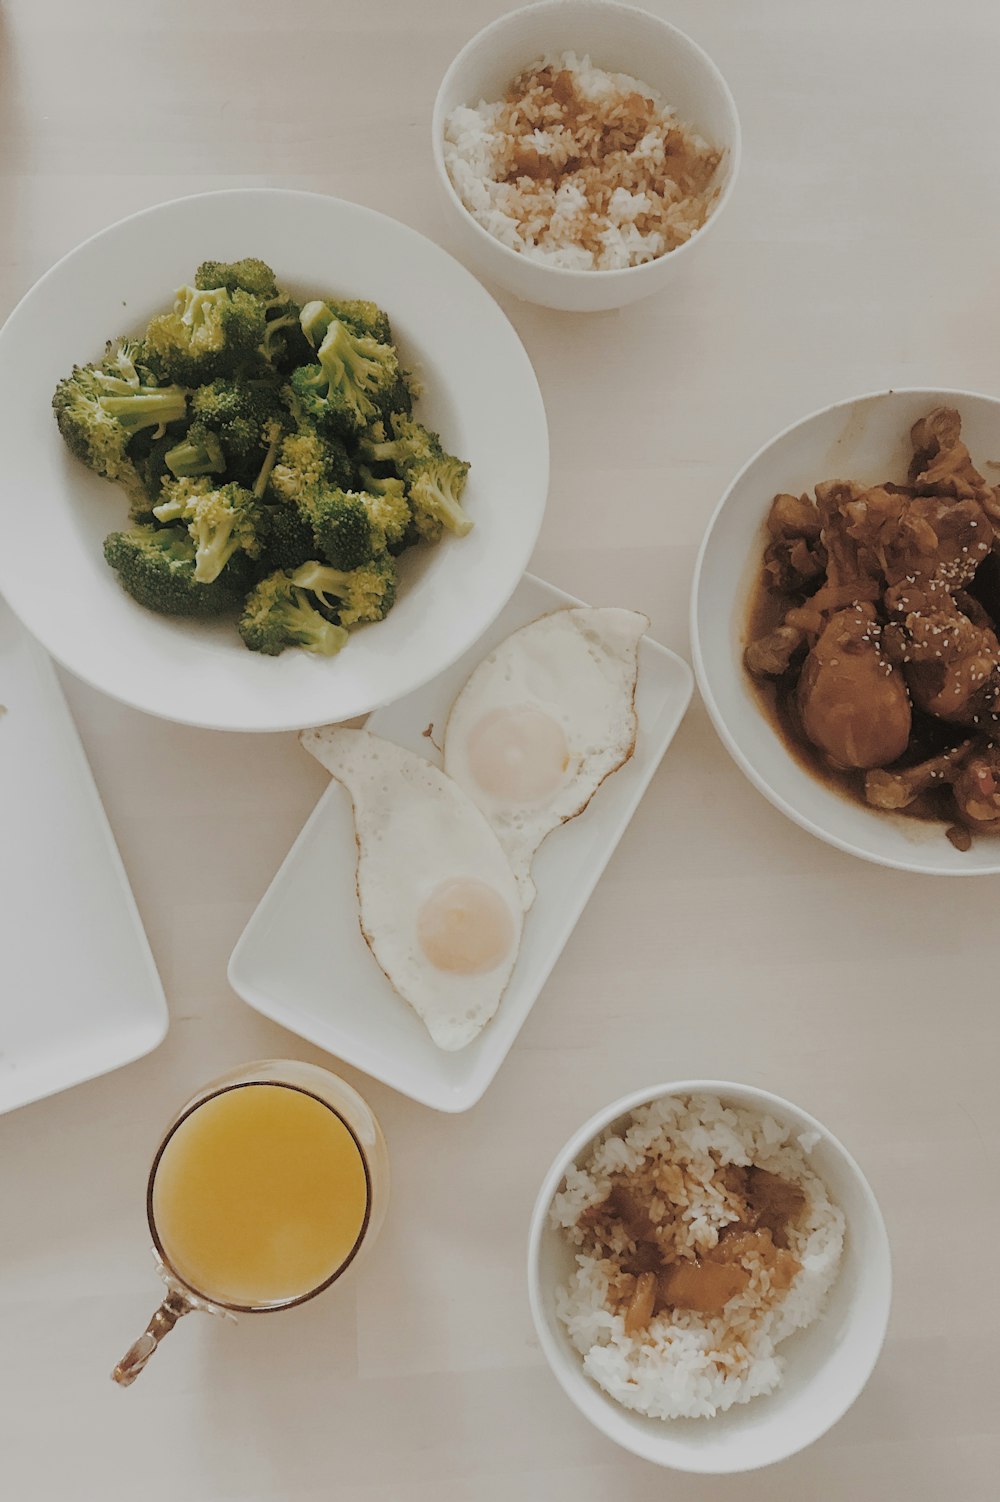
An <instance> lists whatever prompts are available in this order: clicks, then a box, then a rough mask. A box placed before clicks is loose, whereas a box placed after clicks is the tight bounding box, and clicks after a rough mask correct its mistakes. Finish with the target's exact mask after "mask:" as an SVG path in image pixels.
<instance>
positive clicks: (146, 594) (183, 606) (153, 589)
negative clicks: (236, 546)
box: [104, 526, 252, 616]
mask: <svg viewBox="0 0 1000 1502" xmlns="http://www.w3.org/2000/svg"><path fill="white" fill-rule="evenodd" d="M104 556H105V558H106V559H107V561H108V563H109V564H110V566H111V567H112V568H113V569H114V571H115V573H116V574H117V575H118V579H119V582H120V584H121V585H122V587H123V588H124V589H125V590H126V591H127V592H128V593H129V594H130V595H131V596H132V598H133V599H134V600H136V601H137V602H138V603H139V604H140V605H143V606H145V608H146V609H147V610H155V611H157V612H158V613H159V614H160V615H190V616H212V615H222V614H224V613H225V612H226V611H228V610H234V609H235V608H236V607H237V606H238V605H239V603H240V601H241V600H242V598H243V596H244V595H245V594H246V592H247V589H248V588H249V587H250V584H251V582H252V581H251V580H250V578H249V577H248V576H247V573H246V571H245V569H241V568H239V567H235V568H234V567H233V565H230V566H229V567H227V568H226V569H224V570H223V572H222V574H221V576H220V577H219V578H218V579H217V580H216V581H215V582H214V583H213V584H200V583H199V582H198V581H197V580H196V578H195V545H194V543H193V541H192V540H191V538H190V537H189V535H188V532H187V529H186V528H184V527H150V526H140V527H133V528H132V530H131V531H129V532H112V533H111V535H110V537H108V538H106V539H105V543H104ZM233 563H234V564H236V563H237V560H235V559H234V560H233Z"/></svg>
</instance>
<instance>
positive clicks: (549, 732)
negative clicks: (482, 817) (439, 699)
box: [468, 705, 569, 803]
mask: <svg viewBox="0 0 1000 1502" xmlns="http://www.w3.org/2000/svg"><path fill="white" fill-rule="evenodd" d="M468 758H469V770H470V772H471V773H472V776H473V777H474V779H475V780H476V782H477V783H478V784H479V786H480V787H481V788H482V790H483V792H484V793H488V794H489V795H490V797H491V798H495V799H497V801H498V802H501V803H538V802H540V801H541V800H542V799H544V798H548V797H551V795H552V794H553V793H554V792H555V791H556V789H557V788H558V787H559V785H560V783H561V782H562V780H563V777H564V775H565V772H566V768H567V767H568V766H569V747H568V746H567V745H566V736H565V735H564V733H563V729H562V726H561V725H558V724H557V723H556V721H555V720H553V719H552V718H551V717H550V716H549V715H547V714H546V713H545V712H544V710H541V709H534V708H532V707H531V706H529V705H524V706H521V707H520V708H514V709H494V710H493V711H492V713H491V714H488V715H485V716H484V717H483V719H481V720H480V721H479V723H478V724H477V725H476V726H475V727H474V728H473V730H472V731H471V732H470V734H469V739H468Z"/></svg>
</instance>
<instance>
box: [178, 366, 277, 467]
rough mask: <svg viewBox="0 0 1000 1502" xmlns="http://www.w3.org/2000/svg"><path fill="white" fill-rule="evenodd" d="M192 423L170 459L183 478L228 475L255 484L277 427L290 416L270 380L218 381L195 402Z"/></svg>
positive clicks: (194, 397) (196, 396) (203, 389)
mask: <svg viewBox="0 0 1000 1502" xmlns="http://www.w3.org/2000/svg"><path fill="white" fill-rule="evenodd" d="M191 412H192V416H193V418H194V421H193V422H192V423H191V426H190V428H189V429H188V431H187V434H186V435H185V437H184V439H183V440H182V441H181V442H180V443H178V444H177V446H176V449H174V450H172V451H171V452H170V453H169V454H168V455H167V465H168V467H169V468H170V469H171V470H172V471H173V473H174V474H175V475H177V476H183V475H205V474H222V473H223V472H225V473H226V474H227V475H228V476H229V477H230V478H232V479H236V480H240V481H243V482H245V483H246V484H247V485H250V484H251V483H252V482H253V480H254V479H256V477H257V475H258V473H259V472H260V468H261V465H262V463H263V462H264V458H265V455H266V454H267V450H268V448H269V447H270V445H271V443H272V440H273V438H274V433H275V427H276V425H277V429H278V434H279V437H280V431H281V427H282V425H283V424H284V423H286V422H287V420H288V418H287V413H286V412H285V409H284V407H283V406H282V403H281V398H280V395H279V393H278V391H277V389H276V388H275V387H274V386H273V385H272V384H271V383H270V382H267V381H249V380H223V379H220V380H217V381H212V382H211V383H210V384H209V385H207V386H200V387H199V388H198V389H197V390H196V391H195V392H194V393H193V394H192V397H191Z"/></svg>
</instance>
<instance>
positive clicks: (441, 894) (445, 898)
mask: <svg viewBox="0 0 1000 1502" xmlns="http://www.w3.org/2000/svg"><path fill="white" fill-rule="evenodd" d="M417 939H418V942H419V944H420V947H421V949H422V950H423V952H424V954H425V955H426V957H427V959H428V960H429V961H430V963H431V964H432V965H433V966H434V968H435V970H446V971H448V972H449V973H450V974H451V975H482V974H483V973H484V972H485V971H487V970H495V969H496V967H497V966H498V965H499V964H500V962H501V960H502V959H504V957H505V956H506V955H507V954H509V952H510V949H511V946H512V944H513V942H514V920H513V918H512V917H511V914H510V909H509V908H508V906H507V904H506V903H505V902H504V900H503V898H502V897H501V896H500V893H499V892H498V891H496V889H495V888H494V887H491V886H489V885H488V884H487V883H486V882H485V881H479V880H478V879H477V878H475V877H468V876H466V877H460V878H459V877H456V878H455V879H453V880H452V881H445V882H442V883H441V885H440V886H439V887H437V888H436V889H435V890H434V891H433V892H432V893H431V895H430V896H429V897H428V899H427V901H426V902H425V903H424V905H423V907H422V908H421V909H420V911H419V913H418V914H417Z"/></svg>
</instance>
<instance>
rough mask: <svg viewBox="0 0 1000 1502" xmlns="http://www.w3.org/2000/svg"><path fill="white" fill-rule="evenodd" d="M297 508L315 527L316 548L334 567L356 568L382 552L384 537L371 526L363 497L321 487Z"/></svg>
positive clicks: (300, 501)
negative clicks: (382, 538)
mask: <svg viewBox="0 0 1000 1502" xmlns="http://www.w3.org/2000/svg"><path fill="white" fill-rule="evenodd" d="M297 505H298V508H299V510H300V511H301V512H302V514H303V516H304V517H305V518H306V520H307V521H308V522H309V525H310V526H311V527H312V530H313V536H314V537H315V539H316V547H317V549H318V550H319V552H320V553H321V554H322V556H323V557H324V558H325V559H326V561H327V562H328V563H331V564H333V566H334V568H338V569H352V568H357V567H358V565H359V564H362V563H367V562H368V560H369V559H370V558H372V557H374V555H375V554H376V553H377V552H378V551H379V548H380V546H381V545H382V543H381V538H380V537H379V536H378V534H377V532H376V530H375V529H374V528H373V527H372V523H371V519H370V517H369V515H368V508H367V506H366V505H365V498H364V496H362V495H358V494H356V493H355V492H354V491H350V490H334V489H331V488H329V487H322V486H318V487H317V488H316V489H314V490H310V491H308V492H307V493H306V494H305V495H304V496H303V497H302V498H301V499H300V500H299V501H298V502H297Z"/></svg>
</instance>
